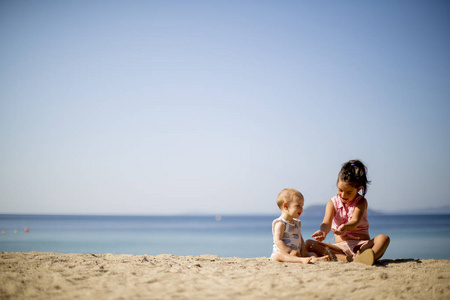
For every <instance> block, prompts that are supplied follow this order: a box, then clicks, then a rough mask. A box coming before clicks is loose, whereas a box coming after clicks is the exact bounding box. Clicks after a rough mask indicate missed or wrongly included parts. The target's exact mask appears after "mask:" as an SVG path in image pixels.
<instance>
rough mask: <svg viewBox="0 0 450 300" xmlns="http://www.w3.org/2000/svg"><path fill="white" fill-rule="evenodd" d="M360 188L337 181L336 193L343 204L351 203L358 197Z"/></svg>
mask: <svg viewBox="0 0 450 300" xmlns="http://www.w3.org/2000/svg"><path fill="white" fill-rule="evenodd" d="M361 189H362V186H360V187H359V188H355V187H354V186H352V185H350V184H348V183H346V182H344V181H341V180H339V181H338V183H337V193H338V195H339V196H340V197H341V199H342V202H343V203H344V204H347V203H350V202H352V201H353V200H354V199H355V198H356V196H357V195H358V192H359V190H361Z"/></svg>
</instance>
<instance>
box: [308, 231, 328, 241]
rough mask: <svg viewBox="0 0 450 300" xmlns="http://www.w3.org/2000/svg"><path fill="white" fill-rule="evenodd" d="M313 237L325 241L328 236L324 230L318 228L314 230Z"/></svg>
mask: <svg viewBox="0 0 450 300" xmlns="http://www.w3.org/2000/svg"><path fill="white" fill-rule="evenodd" d="M311 237H313V238H315V239H316V241H319V242H321V241H323V240H324V239H325V237H326V234H325V232H323V231H322V230H317V231H316V232H314V233H313V234H312V235H311Z"/></svg>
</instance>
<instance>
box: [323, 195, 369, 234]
mask: <svg viewBox="0 0 450 300" xmlns="http://www.w3.org/2000/svg"><path fill="white" fill-rule="evenodd" d="M361 199H364V198H363V196H361V195H358V196H356V197H355V199H354V200H353V201H352V202H350V203H347V204H344V203H343V202H342V199H341V197H340V196H339V195H336V196H334V197H333V198H331V202H333V205H334V218H333V223H332V224H331V228H332V229H334V230H337V229H338V228H339V226H341V225H342V224H346V223H348V222H349V221H350V220H351V219H352V217H353V213H354V212H355V208H356V205H357V204H358V202H359V201H360V200H361ZM354 234H367V235H369V221H367V209H366V211H365V212H364V215H363V217H362V219H361V221H360V222H359V224H358V227H356V229H355V230H352V231H346V232H344V234H342V235H341V237H342V236H348V237H349V238H351V239H355V240H359V239H360V238H359V237H356V236H354Z"/></svg>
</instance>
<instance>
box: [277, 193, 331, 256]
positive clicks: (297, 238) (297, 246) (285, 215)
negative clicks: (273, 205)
mask: <svg viewBox="0 0 450 300" xmlns="http://www.w3.org/2000/svg"><path fill="white" fill-rule="evenodd" d="M303 204H304V199H303V195H302V194H301V193H300V192H299V191H297V190H295V189H284V190H282V191H281V193H280V194H279V195H278V197H277V205H278V207H279V208H280V210H281V216H280V217H279V218H277V219H275V220H273V222H272V234H273V251H272V255H271V257H270V259H271V260H272V261H282V262H297V263H303V264H308V263H309V262H314V261H329V260H330V257H329V256H328V255H326V256H322V257H316V256H315V254H313V255H314V257H309V254H308V253H307V251H306V246H305V242H304V240H303V237H302V234H301V233H300V229H301V222H300V220H298V218H299V217H300V215H301V214H302V212H303Z"/></svg>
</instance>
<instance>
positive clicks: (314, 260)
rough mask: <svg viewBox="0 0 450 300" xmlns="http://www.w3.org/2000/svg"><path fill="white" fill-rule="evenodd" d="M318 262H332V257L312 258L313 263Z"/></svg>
mask: <svg viewBox="0 0 450 300" xmlns="http://www.w3.org/2000/svg"><path fill="white" fill-rule="evenodd" d="M316 261H330V256H329V255H325V256H321V257H317V256H314V257H311V262H316Z"/></svg>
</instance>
